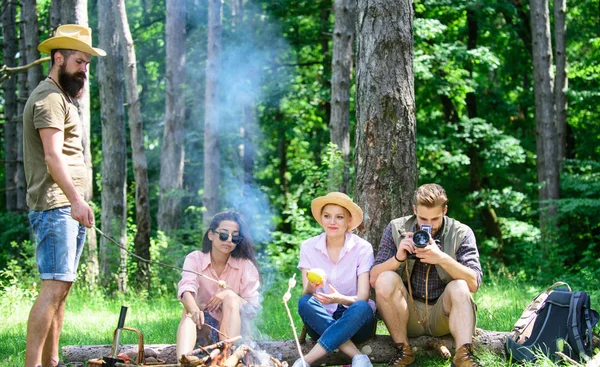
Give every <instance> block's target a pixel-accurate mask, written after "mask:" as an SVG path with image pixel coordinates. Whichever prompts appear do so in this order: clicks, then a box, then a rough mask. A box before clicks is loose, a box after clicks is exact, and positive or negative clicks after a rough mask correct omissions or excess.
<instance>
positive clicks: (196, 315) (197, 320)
mask: <svg viewBox="0 0 600 367" xmlns="http://www.w3.org/2000/svg"><path fill="white" fill-rule="evenodd" d="M187 317H189V318H190V319H192V321H193V322H194V324H196V325H197V326H198V329H200V328H201V327H202V325H204V312H202V311H200V309H199V308H198V307H195V309H193V310H188V313H187Z"/></svg>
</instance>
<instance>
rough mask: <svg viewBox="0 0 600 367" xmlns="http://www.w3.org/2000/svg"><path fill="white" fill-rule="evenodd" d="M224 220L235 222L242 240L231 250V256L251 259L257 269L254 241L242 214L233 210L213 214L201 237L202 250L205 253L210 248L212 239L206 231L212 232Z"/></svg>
mask: <svg viewBox="0 0 600 367" xmlns="http://www.w3.org/2000/svg"><path fill="white" fill-rule="evenodd" d="M225 220H229V221H232V222H236V223H237V224H238V226H239V227H240V236H242V242H240V243H239V244H238V245H237V246H235V249H233V251H232V252H231V256H232V257H234V258H240V259H248V260H250V261H252V263H253V264H254V266H256V269H258V262H257V261H256V256H255V255H254V243H253V242H252V238H250V232H249V231H248V227H247V225H246V222H245V221H244V219H243V218H242V215H241V214H240V213H238V212H235V211H228V212H221V213H218V214H215V216H214V217H213V218H212V220H211V221H210V225H209V226H208V229H207V230H206V232H205V233H204V237H203V238H202V252H204V253H205V254H206V253H209V252H210V251H211V250H212V241H211V240H210V239H209V238H208V231H211V232H213V233H214V232H215V230H216V229H217V228H219V225H220V224H221V222H223V221H225Z"/></svg>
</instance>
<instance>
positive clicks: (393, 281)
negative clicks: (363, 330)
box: [375, 271, 409, 345]
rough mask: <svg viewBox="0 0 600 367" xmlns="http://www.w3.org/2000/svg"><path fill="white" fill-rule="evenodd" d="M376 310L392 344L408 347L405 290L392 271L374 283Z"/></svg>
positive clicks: (399, 279) (380, 276)
mask: <svg viewBox="0 0 600 367" xmlns="http://www.w3.org/2000/svg"><path fill="white" fill-rule="evenodd" d="M375 294H376V295H377V308H378V310H379V314H380V315H381V317H382V318H383V321H384V322H385V326H387V328H388V330H389V332H390V336H391V337H392V340H393V341H394V343H396V344H398V343H404V344H405V345H408V336H407V325H408V315H409V313H408V302H406V297H407V293H406V288H405V287H404V284H403V283H402V279H401V278H400V276H399V275H398V274H397V273H396V272H393V271H385V272H383V273H381V274H379V276H378V277H377V281H376V283H375Z"/></svg>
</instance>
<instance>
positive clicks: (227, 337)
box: [203, 323, 231, 339]
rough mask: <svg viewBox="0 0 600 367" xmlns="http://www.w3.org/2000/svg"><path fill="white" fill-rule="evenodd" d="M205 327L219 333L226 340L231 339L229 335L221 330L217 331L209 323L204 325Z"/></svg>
mask: <svg viewBox="0 0 600 367" xmlns="http://www.w3.org/2000/svg"><path fill="white" fill-rule="evenodd" d="M204 325H206V326H208V328H209V329H213V330H214V331H216V332H217V333H219V334H221V335H223V336H224V337H225V339H231V338H230V337H229V336H228V335H227V334H224V333H222V332H221V331H220V330H219V329H217V328H216V327H214V326H212V325H209V324H207V323H204ZM204 325H203V326H204Z"/></svg>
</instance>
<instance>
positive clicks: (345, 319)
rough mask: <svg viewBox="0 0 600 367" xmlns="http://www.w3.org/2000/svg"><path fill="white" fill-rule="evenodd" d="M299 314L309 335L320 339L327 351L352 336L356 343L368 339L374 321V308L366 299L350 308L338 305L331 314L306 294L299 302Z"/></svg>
mask: <svg viewBox="0 0 600 367" xmlns="http://www.w3.org/2000/svg"><path fill="white" fill-rule="evenodd" d="M298 313H299V314H300V317H301V318H302V321H304V324H305V326H306V332H307V333H308V335H310V337H311V338H312V339H315V340H317V343H319V344H320V345H321V346H322V347H323V348H324V349H325V350H326V351H327V353H333V351H334V350H335V349H337V348H338V347H339V346H340V345H342V344H344V343H345V342H346V341H348V340H349V339H352V341H353V342H355V343H360V342H363V341H365V340H367V339H369V337H371V334H372V333H373V326H374V324H375V315H374V313H373V309H371V306H369V303H367V302H366V301H357V302H354V303H353V304H352V305H350V307H348V308H346V307H344V306H342V305H338V308H337V310H336V311H335V312H334V313H333V316H332V315H329V314H328V313H327V311H325V307H323V305H322V304H321V302H319V301H318V300H317V299H316V298H314V297H313V296H311V295H310V294H305V295H304V296H302V297H301V298H300V300H299V301H298Z"/></svg>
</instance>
